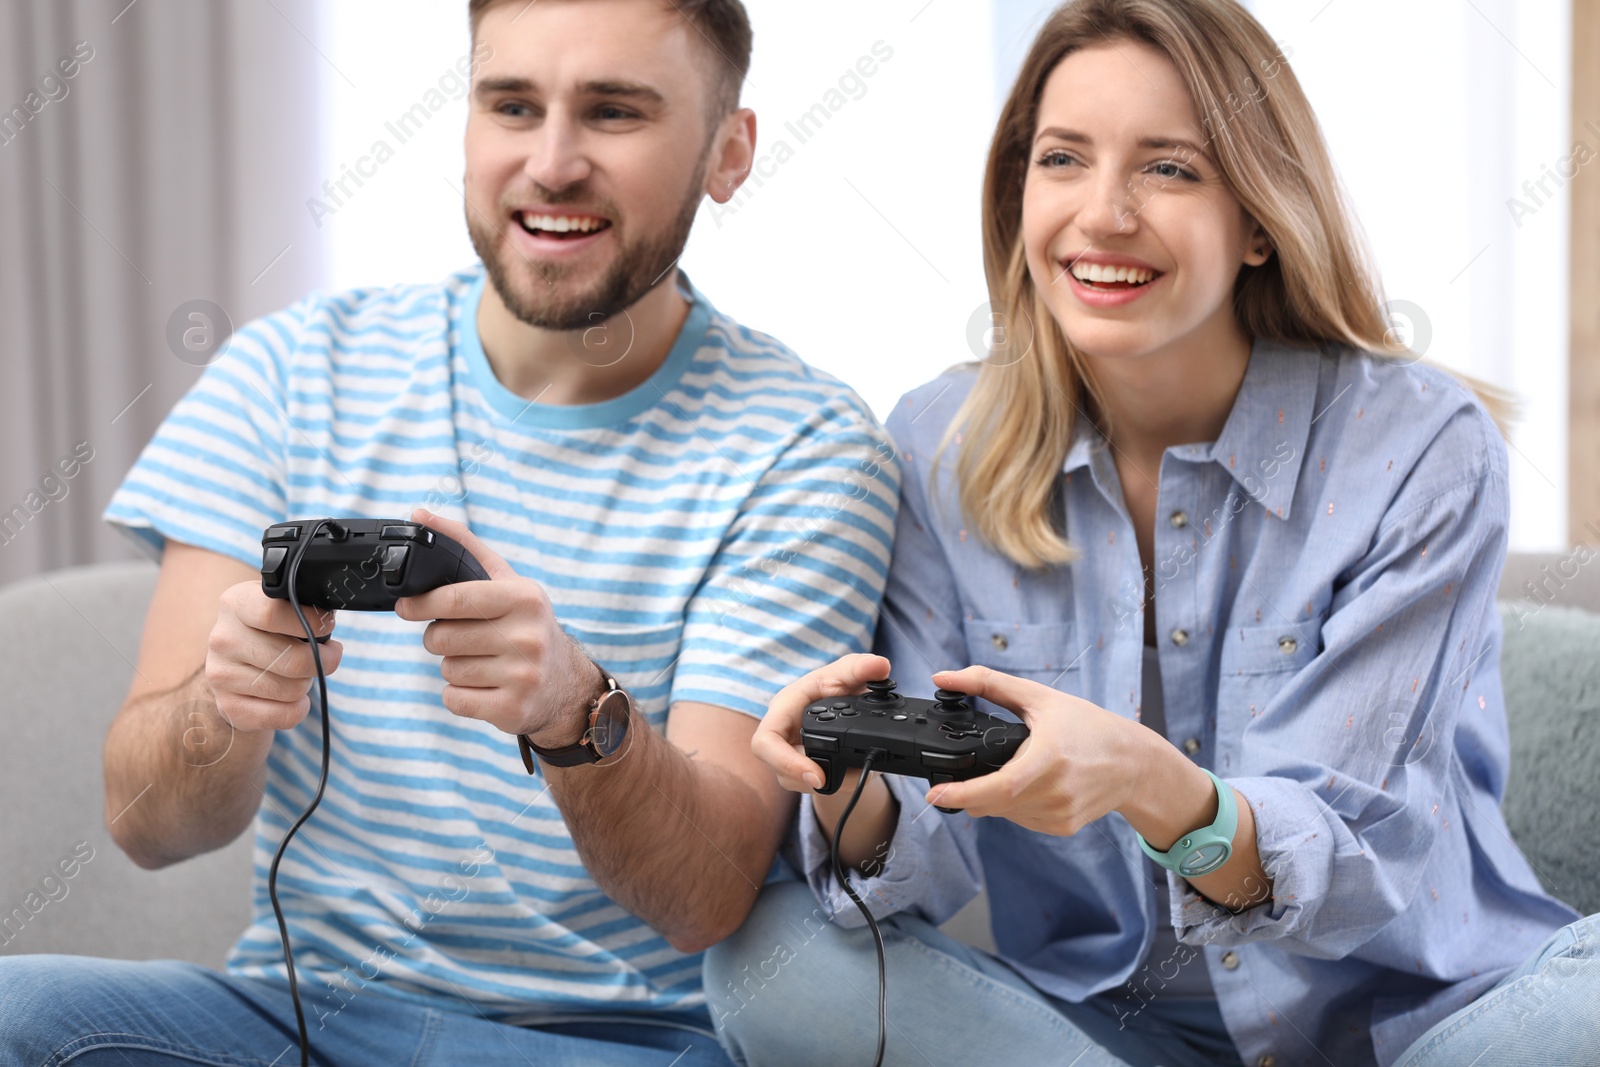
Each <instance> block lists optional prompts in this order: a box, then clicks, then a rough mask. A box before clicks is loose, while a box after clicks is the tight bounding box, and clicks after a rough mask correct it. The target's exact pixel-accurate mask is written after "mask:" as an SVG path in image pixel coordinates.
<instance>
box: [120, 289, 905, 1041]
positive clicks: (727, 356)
mask: <svg viewBox="0 0 1600 1067" xmlns="http://www.w3.org/2000/svg"><path fill="white" fill-rule="evenodd" d="M483 284H484V273H483V270H482V267H481V266H477V267H474V268H472V269H469V270H465V271H462V272H460V273H458V274H455V275H453V276H451V277H450V278H448V279H447V280H445V281H444V282H443V283H442V284H430V285H416V286H403V287H397V288H392V289H359V290H354V291H351V292H348V293H345V294H343V295H339V296H328V295H323V294H313V295H311V296H309V297H307V298H305V299H304V300H302V301H300V302H299V303H297V304H295V305H293V306H292V307H290V308H288V309H287V310H285V311H282V312H278V313H276V314H273V315H269V316H267V317H265V318H262V319H259V320H257V321H255V322H252V323H251V324H249V325H248V326H246V327H245V328H244V329H242V330H240V331H239V332H238V333H237V334H235V335H234V336H233V338H232V339H231V340H230V341H229V343H228V345H227V347H226V349H225V352H224V354H223V355H222V356H221V357H220V358H219V359H218V360H217V361H216V362H215V363H213V364H212V365H211V366H209V367H208V368H207V369H206V371H205V373H204V374H202V375H201V377H200V379H199V381H198V382H197V383H196V384H195V386H194V387H193V388H192V389H191V390H190V391H189V392H188V394H187V395H185V396H184V397H183V399H182V400H180V401H179V402H178V404H177V405H176V406H175V407H174V408H173V410H172V412H171V413H170V414H169V415H168V417H167V419H166V421H165V422H164V423H163V424H162V426H161V428H160V429H159V430H158V431H157V433H156V435H155V437H154V439H152V440H151V442H150V443H149V445H148V446H147V447H146V448H145V450H144V452H143V454H142V455H141V456H140V458H139V460H138V462H137V463H136V464H135V465H134V467H133V469H132V470H131V471H130V472H129V474H128V476H127V478H126V480H125V481H124V482H123V484H122V486H121V487H120V488H119V489H118V491H117V493H116V494H115V496H114V497H113V498H112V500H111V503H110V505H109V506H108V508H107V509H106V513H105V517H106V519H107V520H108V521H110V522H113V523H115V524H117V525H119V526H120V527H123V528H125V529H126V530H128V531H129V532H130V533H132V534H134V535H136V539H137V540H138V541H140V543H141V544H143V545H145V546H146V547H148V548H150V549H151V550H152V551H155V552H159V550H160V547H161V545H162V544H163V543H164V541H165V539H167V538H172V539H174V540H177V541H180V542H184V543H187V544H191V545H196V546H199V547H201V548H205V549H210V550H212V551H215V552H219V553H222V554H224V555H226V556H230V557H232V558H234V559H238V560H242V561H244V562H246V563H249V564H250V565H251V566H253V567H258V566H260V562H261V534H262V531H263V530H264V529H265V528H266V527H267V526H269V525H271V524H273V523H278V522H282V521H284V520H285V519H289V518H306V517H322V516H335V517H338V516H366V517H372V518H406V517H408V516H409V514H410V511H411V509H412V508H413V507H416V506H419V505H420V506H424V507H427V508H429V509H430V510H432V511H434V512H436V513H438V514H441V515H444V516H448V517H450V518H454V519H458V520H460V521H463V522H466V523H468V524H469V525H470V526H471V528H472V530H473V531H474V532H475V533H476V534H477V535H478V536H479V537H481V538H482V539H483V540H484V541H485V542H486V543H487V544H488V545H489V546H490V547H491V548H492V549H493V550H494V551H496V552H498V553H499V554H501V555H502V556H503V557H504V558H505V559H506V560H507V561H508V562H509V563H510V564H511V565H512V566H513V567H514V568H516V570H517V572H518V573H519V574H521V575H523V576H526V577H529V578H533V579H535V580H536V581H538V582H539V583H540V584H541V585H543V586H544V588H545V589H546V590H547V591H548V593H549V595H550V598H551V600H552V601H553V603H554V607H555V611H556V614H557V617H558V618H559V619H560V620H561V622H562V624H563V625H564V626H565V627H566V628H567V629H568V631H569V632H570V633H571V634H572V635H573V636H574V637H576V638H577V639H578V640H580V641H581V642H582V643H583V644H584V645H585V646H586V647H587V648H588V650H589V652H590V653H591V654H592V655H593V656H594V657H595V658H596V660H597V661H598V662H600V663H601V664H603V665H604V666H605V667H606V668H607V669H608V670H609V671H610V672H612V673H613V674H615V675H616V677H617V679H618V681H619V682H621V683H622V684H623V685H624V686H625V687H626V688H627V689H628V690H629V692H630V693H631V694H632V696H633V698H634V701H635V702H636V704H637V705H638V707H639V708H640V710H641V711H642V712H643V713H644V714H645V715H646V716H647V717H648V719H649V721H650V722H651V724H652V725H653V726H655V727H656V728H658V729H659V728H662V727H663V726H664V725H665V722H666V717H667V709H668V707H669V706H670V705H671V704H672V703H673V702H675V701H700V702H704V703H708V704H715V705H720V706H722V707H727V708H732V709H735V710H738V711H741V712H745V713H748V714H750V715H760V714H762V713H763V711H764V710H765V708H766V705H767V702H768V701H769V700H770V698H771V697H772V696H773V695H774V694H775V693H776V692H777V690H778V689H779V688H781V687H782V686H783V685H785V684H787V683H788V682H790V681H792V680H793V679H794V678H796V677H797V676H798V675H800V674H802V673H804V672H805V671H808V670H811V669H813V668H815V667H817V666H820V665H821V664H824V663H826V662H829V661H831V660H832V659H834V658H836V657H838V656H840V655H843V654H845V653H848V652H852V651H861V650H864V649H866V648H868V647H869V646H870V644H871V638H872V632H873V626H874V622H875V619H876V615H877V609H878V603H879V599H880V597H881V595H882V590H883V585H884V581H885V575H886V573H887V566H888V559H889V550H890V546H891V542H892V540H893V528H894V518H895V509H896V504H897V500H898V473H897V467H896V465H895V463H894V461H893V454H892V451H891V448H890V446H889V444H888V441H887V438H886V437H885V435H884V434H883V433H882V431H881V430H880V428H879V427H878V425H877V423H876V421H875V420H874V419H873V417H872V414H871V413H870V411H869V410H868V409H867V408H866V407H865V405H864V404H863V403H862V402H861V400H860V399H859V398H858V397H857V396H856V395H855V394H854V393H853V392H851V391H850V389H849V388H847V387H846V386H844V385H843V384H841V383H840V382H838V381H837V380H835V379H833V378H831V377H829V376H828V375H825V374H823V373H821V372H819V371H816V370H814V369H812V368H811V367H808V366H807V365H805V364H804V363H802V362H801V361H800V360H799V359H797V358H796V357H795V356H794V355H793V354H792V353H790V352H789V351H788V350H787V349H786V348H784V347H783V346H782V345H780V344H778V343H777V342H775V341H774V340H772V339H771V338H770V337H767V336H765V335H763V334H760V333H757V332H755V331H752V330H747V329H745V328H743V327H741V326H739V325H738V324H737V323H735V322H733V321H732V320H731V319H729V318H728V317H727V316H725V315H722V314H720V313H719V312H717V311H716V310H715V309H714V308H712V307H711V306H710V305H709V304H708V303H707V301H706V300H705V298H704V297H703V296H702V295H701V294H700V293H698V292H697V291H695V290H694V289H693V288H692V286H688V287H687V288H686V289H685V295H686V296H688V297H689V298H690V299H692V301H693V304H692V307H691V309H690V312H689V315H688V318H687V319H686V321H685V322H684V325H683V328H682V331H681V333H680V334H679V336H678V339H677V341H676V343H675V344H674V345H673V347H672V350H671V352H670V353H669V354H668V356H667V358H666V360H665V361H664V362H663V363H662V365H661V367H660V369H659V370H657V371H656V372H655V373H654V374H653V375H652V376H651V377H650V378H649V379H648V380H647V381H645V382H644V383H643V384H642V385H640V386H639V387H638V388H636V389H634V390H632V391H630V392H628V393H627V394H625V395H623V396H620V397H617V398H615V399H613V400H609V401H606V402H603V403H598V404H587V405H571V406H554V405H545V404H539V403H533V402H530V401H528V400H526V399H524V398H522V397H520V396H518V395H516V394H514V393H512V392H510V391H509V390H507V389H506V388H505V387H504V386H503V385H502V384H501V383H500V382H499V380H498V379H496V377H495V376H494V372H493V370H492V369H491V368H490V366H489V364H488V361H487V360H486V359H485V357H484V353H483V349H482V347H481V345H480V343H479V339H478V331H477V327H476V322H477V308H478V302H479V298H480V296H481V294H482V290H483ZM685 284H686V285H687V282H686V281H685ZM424 626H425V624H424V623H421V622H405V621H402V620H400V619H398V618H396V617H395V616H394V615H392V614H389V613H373V612H357V611H343V612H340V613H339V614H338V621H337V627H336V631H335V633H336V636H337V637H338V638H339V640H340V641H342V642H343V644H344V647H345V655H344V660H343V662H342V663H341V664H340V666H339V669H338V670H337V671H336V672H335V673H334V674H333V675H331V676H330V677H329V679H328V701H329V706H330V707H331V709H332V715H331V722H332V724H333V729H334V739H333V758H332V765H331V771H330V774H329V779H328V788H327V794H326V796H325V798H324V800H323V802H322V805H321V806H320V807H319V808H318V809H317V812H316V814H315V815H314V816H313V817H312V818H311V820H310V821H309V822H308V823H307V824H306V825H305V826H304V827H303V828H302V829H301V830H300V832H299V834H298V835H297V836H296V838H295V840H294V842H293V843H292V844H291V845H290V847H289V850H288V852H287V854H286V855H285V857H284V860H283V863H282V865H281V867H280V869H279V872H278V894H279V899H280V901H281V902H282V903H283V906H284V911H285V916H286V919H287V922H288V926H289V932H290V937H291V943H292V944H293V947H294V950H295V963H296V967H297V969H298V971H299V974H300V983H301V989H302V991H303V996H304V997H305V999H306V1003H307V1011H308V1014H312V1013H314V1014H315V1016H316V1017H317V1018H325V1017H326V1016H327V1015H329V1014H331V1013H335V1012H337V1011H338V1010H339V1007H340V1005H342V1004H343V1003H346V1002H348V1001H349V999H350V998H351V997H352V996H356V995H370V994H363V990H366V989H369V988H375V989H381V990H382V991H383V992H384V993H387V994H390V995H394V996H398V997H404V998H409V999H412V1000H415V1001H417V1002H419V1003H426V1004H429V1005H431V1006H446V1007H454V1008H455V1009H456V1010H460V1011H465V1012H472V1011H476V1010H480V1009H481V1010H482V1011H483V1012H484V1013H485V1014H488V1015H490V1016H491V1017H494V1018H498V1019H503V1020H506V1021H511V1022H538V1021H550V1020H554V1019H558V1018H568V1017H571V1016H574V1015H579V1016H581V1015H583V1014H586V1013H595V1012H600V1011H605V1012H607V1013H615V1012H617V1011H628V1012H635V1011H637V1012H661V1013H689V1014H693V1015H699V1014H702V1013H703V1011H704V1007H703V1006H704V997H703V995H702V993H701V988H700V959H699V956H698V955H685V954H683V953H681V952H678V951H676V950H675V949H673V948H672V947H671V946H670V945H669V944H668V943H667V942H666V940H665V939H664V938H662V937H661V936H660V935H659V934H657V933H656V932H655V931H654V930H652V929H651V928H650V927H648V926H647V925H646V924H645V923H644V922H642V921H641V920H640V919H638V918H636V917H634V916H633V915H632V914H630V913H628V912H626V911H624V910H623V908H622V907H620V906H619V905H618V904H616V903H615V902H614V901H612V900H611V899H610V898H609V897H607V896H606V895H605V893H603V892H602V891H601V890H600V889H599V887H598V886H597V885H596V884H595V882H594V880H593V879H592V878H591V877H590V876H589V874H588V873H587V872H586V871H585V869H584V867H583V864H582V862H581V861H580V859H579V857H578V854H577V852H576V850H575V849H574V847H573V843H572V838H571V836H570V834H569V832H568V830H567V827H566V825H565V823H564V821H563V819H562V815H561V812H560V810H559V809H558V808H557V806H556V805H555V803H554V802H553V800H552V799H551V797H550V795H549V794H548V793H547V792H546V791H545V788H544V782H543V780H542V779H541V778H536V777H530V776H529V775H528V774H527V772H526V771H525V770H524V768H523V766H522V764H521V762H520V760H519V758H518V752H517V746H516V743H515V740H514V739H513V738H512V737H510V736H509V735H507V734H504V733H501V732H499V731H498V730H496V729H495V728H494V727H493V726H490V725H489V724H487V723H484V722H480V721H476V720H472V719H465V718H457V717H455V716H453V715H451V714H450V713H449V712H448V711H446V710H445V708H444V705H443V703H442V701H441V693H442V691H443V689H444V681H443V679H442V678H441V677H440V674H439V664H438V659H437V658H436V657H435V656H433V655H432V654H430V653H429V652H428V651H427V650H426V649H424V648H423V646H422V631H423V629H424ZM313 703H315V690H314V687H313ZM320 730H321V724H320V713H319V712H318V711H317V710H316V709H315V708H313V711H312V714H311V715H310V716H308V717H307V719H306V720H305V721H304V722H303V723H302V724H301V725H300V726H299V727H298V728H296V729H294V730H291V731H285V732H282V733H280V734H279V735H278V736H277V739H276V742H275V744H274V745H273V748H272V750H271V753H270V756H269V758H268V761H267V784H266V795H265V799H264V800H263V802H262V805H261V809H260V813H259V815H258V816H257V819H256V827H255V881H254V916H253V920H252V922H251V925H250V926H249V928H248V929H246V930H245V932H244V934H243V935H242V936H241V938H240V939H239V942H238V944H237V945H236V946H235V947H234V949H233V951H232V952H231V954H230V955H229V957H228V969H229V970H230V971H232V972H234V973H237V974H242V975H255V976H263V977H272V976H281V975H283V974H284V970H285V969H284V964H283V961H282V950H281V947H280V944H279V939H278V932H277V927H276V923H275V920H274V918H273V915H272V911H271V907H270V905H269V903H268V899H267V887H266V876H267V865H268V863H269V862H270V860H271V857H272V854H273V852H274V850H275V849H276V848H277V845H278V843H279V842H280V841H281V840H282V838H283V835H284V833H285V831H286V830H287V829H288V827H289V824H290V821H291V820H292V819H293V818H295V817H296V816H297V815H298V814H299V813H300V811H302V810H303V809H304V808H305V806H306V804H307V802H308V801H309V800H310V798H311V795H312V791H313V789H314V788H315V784H316V779H317V770H318V766H319V760H320V754H321V733H320ZM639 802H640V803H641V804H644V803H651V801H650V800H649V798H644V797H641V798H640V800H639ZM684 832H685V833H686V834H689V833H693V832H694V831H693V830H692V829H690V828H689V827H687V826H686V827H685V828H684ZM463 997H465V1000H463ZM467 1001H470V1002H471V1003H467Z"/></svg>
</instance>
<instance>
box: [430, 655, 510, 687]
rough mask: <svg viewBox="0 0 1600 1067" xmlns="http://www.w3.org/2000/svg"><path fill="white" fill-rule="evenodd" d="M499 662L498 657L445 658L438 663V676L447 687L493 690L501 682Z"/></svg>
mask: <svg viewBox="0 0 1600 1067" xmlns="http://www.w3.org/2000/svg"><path fill="white" fill-rule="evenodd" d="M500 662H501V661H500V657H498V656H446V657H445V658H444V659H442V660H440V661H439V676H440V677H441V678H443V679H444V680H445V682H446V683H448V684H449V685H459V686H465V687H468V688H473V689H493V688H497V687H498V686H499V685H500V683H501V681H502V679H501V677H500V675H499V666H498V665H499V664H500Z"/></svg>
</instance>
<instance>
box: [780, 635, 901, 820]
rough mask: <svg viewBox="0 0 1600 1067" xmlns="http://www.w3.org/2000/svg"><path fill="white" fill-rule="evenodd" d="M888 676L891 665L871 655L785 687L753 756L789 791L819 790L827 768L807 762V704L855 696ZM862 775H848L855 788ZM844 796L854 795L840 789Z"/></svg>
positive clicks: (843, 660)
mask: <svg viewBox="0 0 1600 1067" xmlns="http://www.w3.org/2000/svg"><path fill="white" fill-rule="evenodd" d="M887 677H889V661H888V660H886V659H884V658H883V657H882V656H872V655H868V654H866V653H857V654H855V655H852V656H845V657H843V658H841V659H837V660H834V661H833V662H832V663H830V664H828V665H827V666H826V667H818V668H817V669H816V670H814V671H812V672H811V673H810V674H807V675H805V676H803V677H801V678H799V679H798V680H796V681H795V682H793V683H791V684H789V685H786V686H784V687H783V688H782V689H780V690H779V691H778V695H777V696H775V697H773V698H772V703H771V704H770V705H768V707H767V714H766V715H765V716H764V717H763V718H762V720H761V724H760V725H759V726H757V727H756V732H755V736H753V737H752V738H751V739H750V751H752V752H754V753H755V756H756V758H757V759H759V760H760V761H761V762H762V763H765V764H766V765H767V766H768V767H771V768H772V770H773V773H775V774H776V775H777V776H778V784H779V785H781V786H783V787H784V788H785V789H790V790H793V791H794V792H796V793H809V792H811V791H812V790H813V789H817V788H820V787H821V786H822V784H823V774H822V769H821V768H820V767H818V766H817V765H816V764H815V763H814V762H812V761H811V760H810V759H808V758H807V757H806V750H805V746H804V745H803V744H801V742H800V724H801V721H802V720H803V719H804V717H805V711H806V705H808V704H813V703H815V702H816V701H818V700H824V699H827V698H829V697H846V696H855V695H856V694H857V693H860V692H862V691H864V690H865V689H866V686H867V683H868V682H876V681H879V680H881V679H884V678H887ZM857 774H858V772H856V771H853V770H852V771H850V772H849V778H848V782H849V783H850V784H851V785H854V783H855V779H856V776H857ZM840 793H842V794H843V795H845V796H848V795H849V790H848V789H841V790H840ZM835 795H839V794H835Z"/></svg>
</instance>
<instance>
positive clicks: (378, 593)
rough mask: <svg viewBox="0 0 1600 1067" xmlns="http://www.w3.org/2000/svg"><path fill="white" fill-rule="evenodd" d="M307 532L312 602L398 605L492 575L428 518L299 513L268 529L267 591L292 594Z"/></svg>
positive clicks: (302, 580)
mask: <svg viewBox="0 0 1600 1067" xmlns="http://www.w3.org/2000/svg"><path fill="white" fill-rule="evenodd" d="M319 525H320V528H319ZM313 530H315V531H316V533H315V536H313V535H312V531H313ZM307 537H310V538H311V541H310V543H309V544H307V545H306V546H305V555H304V556H303V557H302V558H301V560H300V569H299V571H298V572H296V581H295V588H296V592H297V593H298V594H299V600H300V603H301V604H302V605H304V606H306V607H317V608H324V609H327V610H332V611H339V610H350V611H393V610H394V602H395V601H396V600H398V599H400V598H401V597H403V596H417V595H419V594H421V593H426V592H429V591H430V590H433V589H437V588H439V587H440V586H441V585H453V584H454V583H456V582H471V581H487V580H488V578H489V575H488V574H486V573H485V572H484V569H483V568H482V567H481V566H479V565H478V561H477V560H475V559H473V558H472V554H471V553H469V552H468V551H467V550H466V549H464V548H462V547H461V545H460V544H458V543H457V542H455V541H454V540H452V539H451V538H449V537H446V536H445V535H444V534H442V533H439V532H438V531H437V530H430V529H428V528H427V527H426V526H423V525H422V524H421V523H416V522H407V521H406V520H404V519H296V520H294V521H292V522H283V523H279V524H278V525H276V526H269V527H267V531H266V533H264V534H262V535H261V591H262V592H263V593H265V594H267V596H269V597H272V598H274V599H277V600H288V599H289V565H290V564H291V563H292V562H293V561H294V554H295V553H296V552H299V551H300V550H301V541H302V539H303V538H307Z"/></svg>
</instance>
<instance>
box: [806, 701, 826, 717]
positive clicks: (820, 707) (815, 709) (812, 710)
mask: <svg viewBox="0 0 1600 1067" xmlns="http://www.w3.org/2000/svg"><path fill="white" fill-rule="evenodd" d="M827 710H828V705H826V704H813V705H811V706H810V707H809V708H807V709H806V714H807V715H815V714H817V712H819V711H827Z"/></svg>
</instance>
